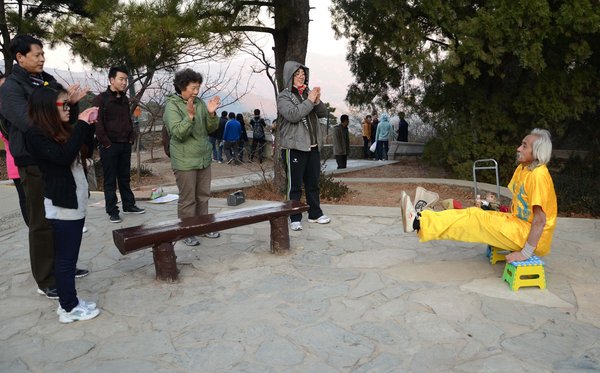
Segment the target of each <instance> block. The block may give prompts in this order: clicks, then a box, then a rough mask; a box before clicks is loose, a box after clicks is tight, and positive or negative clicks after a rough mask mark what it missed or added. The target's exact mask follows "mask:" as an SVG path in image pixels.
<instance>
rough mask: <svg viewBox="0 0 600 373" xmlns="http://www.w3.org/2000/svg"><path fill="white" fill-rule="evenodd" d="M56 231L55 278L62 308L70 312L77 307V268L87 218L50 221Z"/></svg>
mask: <svg viewBox="0 0 600 373" xmlns="http://www.w3.org/2000/svg"><path fill="white" fill-rule="evenodd" d="M50 223H51V224H52V230H53V231H54V249H55V253H54V276H55V277H56V290H57V291H58V301H59V302H60V306H61V307H62V308H63V309H64V310H65V311H67V312H70V311H71V310H72V309H73V308H75V307H76V306H77V304H78V303H79V300H78V299H77V291H76V290H75V266H76V264H77V258H79V248H80V247H81V236H82V235H83V233H82V229H83V225H84V223H85V218H84V219H80V220H57V219H50Z"/></svg>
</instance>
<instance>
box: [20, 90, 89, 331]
mask: <svg viewBox="0 0 600 373" xmlns="http://www.w3.org/2000/svg"><path fill="white" fill-rule="evenodd" d="M28 110H29V112H28V115H29V118H30V120H31V123H32V126H31V127H30V129H29V130H28V131H27V134H26V142H27V150H28V151H29V153H30V154H31V155H32V156H33V157H34V159H35V161H36V162H37V164H38V166H39V168H40V170H41V171H42V177H43V179H44V207H45V211H46V219H48V220H49V221H50V223H51V225H52V229H53V236H54V245H55V261H54V274H55V276H56V288H57V290H58V298H59V302H60V305H59V306H58V309H57V311H56V312H57V314H58V316H59V321H60V322H61V323H70V322H73V321H78V320H89V319H92V318H94V317H96V316H98V314H99V313H100V310H99V309H98V308H96V304H95V303H93V302H85V301H84V300H81V299H79V298H78V297H77V291H76V290H75V264H76V263H77V258H78V256H79V248H80V246H81V236H82V228H83V224H84V222H85V214H86V204H87V198H88V185H87V180H86V177H85V174H84V172H83V166H82V162H81V158H80V156H79V151H80V149H81V146H82V144H83V143H84V141H85V140H86V138H88V137H89V136H90V134H91V133H92V132H93V123H94V122H95V120H96V119H95V118H97V114H98V108H95V107H94V108H89V109H87V110H85V111H83V112H82V113H81V114H79V120H78V121H77V123H75V125H73V126H72V125H71V124H69V118H70V107H69V94H68V92H67V91H66V90H64V89H63V88H62V87H61V86H59V85H55V86H53V87H52V88H50V87H40V88H36V89H35V90H34V91H33V92H32V94H31V96H30V98H29V109H28Z"/></svg>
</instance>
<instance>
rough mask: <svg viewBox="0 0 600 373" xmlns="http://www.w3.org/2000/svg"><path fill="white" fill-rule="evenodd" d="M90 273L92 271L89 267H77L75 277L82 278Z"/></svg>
mask: <svg viewBox="0 0 600 373" xmlns="http://www.w3.org/2000/svg"><path fill="white" fill-rule="evenodd" d="M89 274H90V271H88V270H87V269H79V268H76V269H75V278H82V277H85V276H87V275H89Z"/></svg>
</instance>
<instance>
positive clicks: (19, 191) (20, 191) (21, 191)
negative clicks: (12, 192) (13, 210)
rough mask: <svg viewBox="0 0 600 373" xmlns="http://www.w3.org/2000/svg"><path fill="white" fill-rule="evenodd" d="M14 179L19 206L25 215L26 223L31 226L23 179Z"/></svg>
mask: <svg viewBox="0 0 600 373" xmlns="http://www.w3.org/2000/svg"><path fill="white" fill-rule="evenodd" d="M12 181H13V183H15V188H16V189H17V194H18V195H19V207H20V208H21V215H23V220H24V221H25V225H26V226H28V227H29V214H28V213H27V198H26V197H25V189H23V184H22V183H21V179H12Z"/></svg>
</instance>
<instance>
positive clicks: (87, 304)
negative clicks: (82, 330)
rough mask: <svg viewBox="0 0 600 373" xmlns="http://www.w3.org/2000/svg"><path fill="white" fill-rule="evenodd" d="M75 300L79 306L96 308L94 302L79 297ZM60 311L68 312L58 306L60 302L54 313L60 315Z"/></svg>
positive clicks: (90, 308) (89, 308)
mask: <svg viewBox="0 0 600 373" xmlns="http://www.w3.org/2000/svg"><path fill="white" fill-rule="evenodd" d="M77 300H78V301H79V303H78V304H79V305H80V306H81V307H84V308H87V309H88V310H95V309H96V306H97V305H96V302H91V301H87V300H83V299H80V298H77ZM62 313H68V312H67V311H65V309H64V308H62V307H61V306H60V304H59V305H58V308H57V309H56V314H57V315H59V316H60V314H62Z"/></svg>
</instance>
